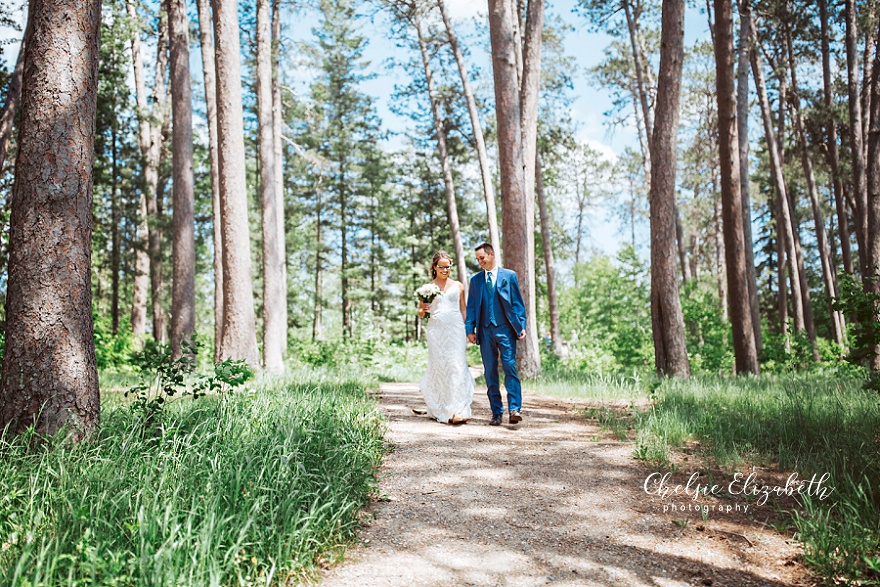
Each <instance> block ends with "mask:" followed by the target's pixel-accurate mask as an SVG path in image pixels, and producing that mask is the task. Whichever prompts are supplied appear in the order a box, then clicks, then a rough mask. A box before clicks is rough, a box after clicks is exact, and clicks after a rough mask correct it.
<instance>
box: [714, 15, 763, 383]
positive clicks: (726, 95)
mask: <svg viewBox="0 0 880 587" xmlns="http://www.w3.org/2000/svg"><path fill="white" fill-rule="evenodd" d="M733 57H734V52H733V6H732V0H715V72H716V73H715V79H716V85H717V88H718V92H717V99H718V150H719V159H720V161H719V162H720V166H721V212H722V217H723V225H724V226H723V229H724V256H725V261H726V263H725V264H726V266H727V293H728V297H729V309H730V323H731V326H732V328H733V353H734V357H735V364H736V372H737V373H754V374H757V373H758V370H759V369H758V351H757V347H756V346H755V330H754V327H753V326H752V309H751V304H750V303H749V300H750V296H749V285H748V277H749V274H748V270H747V269H746V250H745V248H746V247H745V237H744V229H743V205H742V192H741V191H740V183H739V181H740V175H739V172H740V169H739V140H738V138H737V128H736V115H737V109H736V93H735V92H736V90H735V88H734V75H733Z"/></svg>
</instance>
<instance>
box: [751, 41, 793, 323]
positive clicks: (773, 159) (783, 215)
mask: <svg viewBox="0 0 880 587" xmlns="http://www.w3.org/2000/svg"><path fill="white" fill-rule="evenodd" d="M753 40H754V37H753ZM751 61H752V73H753V76H754V78H755V89H756V90H757V93H758V103H759V104H760V107H761V119H762V120H763V122H764V138H765V140H766V141H767V152H768V155H769V156H770V175H771V177H772V179H773V188H774V191H775V194H776V206H777V207H776V214H777V216H776V223H777V227H776V229H777V232H778V233H779V234H778V235H777V238H780V239H781V240H782V241H783V244H784V246H785V262H786V263H787V266H788V273H789V276H790V278H791V305H792V313H793V317H794V327H795V330H796V331H797V332H804V331H805V329H806V326H805V321H804V310H803V296H802V295H801V290H800V289H801V288H800V283H801V282H800V272H799V271H798V265H797V255H796V254H795V248H794V242H795V241H794V226H793V223H792V218H791V214H790V212H789V207H788V195H787V189H786V185H785V176H784V174H783V170H782V157H781V155H780V153H779V144H778V143H777V141H776V132H775V130H774V126H773V114H772V112H771V111H770V100H769V98H768V97H767V84H766V82H765V80H764V70H763V66H762V65H761V58H760V55H759V52H758V50H757V46H755V50H754V51H752V55H751ZM779 262H780V263H782V262H783V260H782V259H780V260H779ZM779 287H780V288H782V289H785V284H784V282H783V283H780V284H779ZM780 314H782V313H781V312H780Z"/></svg>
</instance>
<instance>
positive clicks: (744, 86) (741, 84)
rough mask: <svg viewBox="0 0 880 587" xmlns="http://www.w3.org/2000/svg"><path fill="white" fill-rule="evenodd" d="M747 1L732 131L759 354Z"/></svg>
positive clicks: (741, 17)
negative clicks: (734, 122) (736, 149)
mask: <svg viewBox="0 0 880 587" xmlns="http://www.w3.org/2000/svg"><path fill="white" fill-rule="evenodd" d="M751 36H752V7H751V0H741V2H740V11H739V51H738V55H737V65H736V128H737V135H736V136H737V140H738V141H739V188H740V194H741V195H740V199H741V200H742V217H743V242H744V245H745V250H746V273H747V275H748V286H749V308H750V309H751V312H752V328H753V329H754V331H755V348H757V350H758V354H760V353H761V346H762V338H761V309H760V307H759V306H758V272H757V269H756V268H755V244H754V240H753V239H752V196H751V193H750V188H749V70H750V66H749V53H750V52H751V47H752V42H751Z"/></svg>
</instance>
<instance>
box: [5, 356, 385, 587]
mask: <svg viewBox="0 0 880 587" xmlns="http://www.w3.org/2000/svg"><path fill="white" fill-rule="evenodd" d="M364 389H365V385H364V383H363V382H360V381H357V380H354V379H343V378H339V377H336V376H333V375H332V374H330V373H325V374H321V375H319V376H318V377H314V376H312V375H307V374H305V372H300V373H297V374H295V375H294V376H293V377H292V378H290V379H287V380H283V381H277V380H264V381H262V382H261V383H259V384H258V385H256V386H254V387H253V388H252V389H250V390H247V391H243V392H239V393H237V394H235V395H233V396H231V397H226V398H220V397H207V398H202V399H199V400H197V401H191V400H182V401H178V402H175V403H174V404H173V406H171V407H170V408H169V409H168V412H167V414H166V415H165V418H164V420H163V422H162V425H161V426H159V427H153V428H144V426H143V423H142V422H139V421H138V420H137V418H136V417H134V416H133V415H132V413H131V412H130V411H129V410H128V409H127V408H126V407H124V406H122V405H119V404H118V403H117V404H116V405H114V406H112V407H108V408H105V410H104V412H103V414H102V424H101V428H100V431H99V432H98V433H97V435H96V437H95V438H94V439H92V440H91V441H89V442H84V443H81V444H78V445H71V444H66V443H63V442H56V441H53V440H49V441H48V442H44V443H42V444H41V443H34V442H31V440H32V439H29V438H27V437H3V438H0V586H7V585H8V586H10V587H12V586H15V587H22V586H33V587H36V586H46V587H49V586H81V585H102V586H103V585H126V586H128V585H138V586H141V585H143V586H151V587H152V586H156V587H159V586H166V585H167V586H178V585H186V586H200V585H210V586H215V585H216V586H220V585H256V584H260V585H265V584H283V583H284V582H285V581H286V580H288V579H289V578H291V577H295V576H298V575H300V574H303V573H307V572H308V570H309V569H310V568H313V566H314V564H315V563H316V562H317V561H319V559H320V558H321V557H329V556H332V553H333V551H334V550H335V549H336V548H337V546H338V545H340V544H341V543H342V542H344V541H345V540H347V539H348V538H350V537H351V535H352V532H353V530H354V529H355V526H356V523H357V514H358V511H359V510H360V508H361V507H362V506H363V505H364V504H365V503H366V502H367V500H368V499H369V497H370V495H371V492H372V491H373V490H374V473H375V471H376V469H377V467H378V466H379V464H380V462H381V457H382V454H383V450H384V447H383V441H382V433H383V424H382V422H381V420H380V418H379V416H378V414H377V413H376V411H375V404H374V403H373V402H371V401H370V400H369V399H368V398H367V396H366V394H365V393H364Z"/></svg>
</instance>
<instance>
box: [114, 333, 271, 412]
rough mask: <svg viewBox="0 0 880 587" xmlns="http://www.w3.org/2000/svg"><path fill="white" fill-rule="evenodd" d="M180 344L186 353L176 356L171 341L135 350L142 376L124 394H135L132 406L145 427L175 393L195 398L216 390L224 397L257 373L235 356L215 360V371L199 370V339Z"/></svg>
mask: <svg viewBox="0 0 880 587" xmlns="http://www.w3.org/2000/svg"><path fill="white" fill-rule="evenodd" d="M181 346H182V347H183V348H182V351H183V353H182V355H181V356H180V357H178V358H176V359H175V358H174V356H173V353H172V351H171V346H170V345H167V344H156V343H155V342H152V343H149V344H147V345H146V346H145V347H144V350H143V351H141V352H139V353H136V354H135V361H136V363H137V364H138V366H139V367H140V370H141V373H142V375H143V380H142V381H141V383H138V384H137V385H134V386H132V387H131V388H129V389H128V390H127V391H126V392H125V397H129V396H134V400H133V401H132V402H131V410H132V412H134V413H136V414H139V415H140V416H141V417H142V418H143V421H144V424H145V427H146V426H150V425H152V424H155V423H157V421H160V420H161V417H162V416H163V415H164V413H165V406H166V403H167V402H168V401H169V400H171V399H172V398H174V396H177V397H184V396H192V398H193V399H194V400H195V399H198V398H200V397H203V396H204V395H205V394H207V393H217V394H219V396H220V398H221V400H222V398H223V397H224V396H225V394H226V392H227V391H230V390H232V389H235V388H236V387H239V386H241V385H244V384H245V383H246V382H247V381H249V380H250V379H251V378H252V377H253V376H254V372H253V371H251V369H250V368H249V367H248V366H247V363H245V361H243V360H232V359H226V360H225V361H222V362H218V363H214V374H213V375H205V374H199V373H197V372H196V367H197V357H198V347H199V345H198V343H197V342H196V341H195V340H193V341H188V340H184V341H182V342H181Z"/></svg>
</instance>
